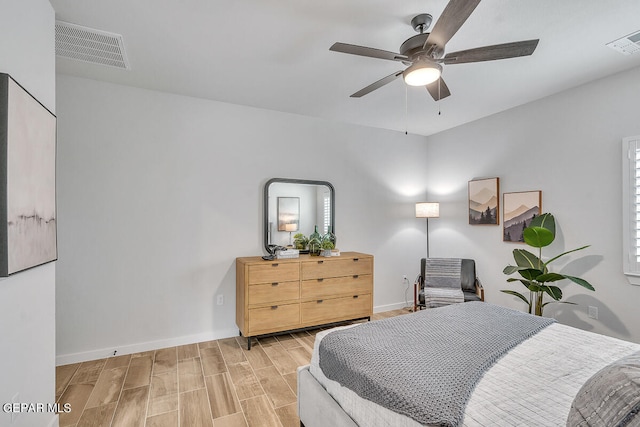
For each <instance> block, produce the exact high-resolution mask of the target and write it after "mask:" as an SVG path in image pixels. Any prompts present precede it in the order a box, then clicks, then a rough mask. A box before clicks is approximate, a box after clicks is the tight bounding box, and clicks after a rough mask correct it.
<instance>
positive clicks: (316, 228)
mask: <svg viewBox="0 0 640 427" xmlns="http://www.w3.org/2000/svg"><path fill="white" fill-rule="evenodd" d="M311 239H318V241H319V242H321V241H322V236H321V235H320V233H318V226H317V225H316V226H315V229H314V230H313V233H311V234H310V235H309V242H311Z"/></svg>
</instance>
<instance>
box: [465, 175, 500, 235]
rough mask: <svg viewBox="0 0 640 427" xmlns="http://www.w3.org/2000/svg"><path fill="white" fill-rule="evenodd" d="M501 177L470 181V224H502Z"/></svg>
mask: <svg viewBox="0 0 640 427" xmlns="http://www.w3.org/2000/svg"><path fill="white" fill-rule="evenodd" d="M498 194H499V178H487V179H479V180H473V181H469V224H472V225H476V224H488V225H497V224H500V218H499V209H498V206H499V198H498Z"/></svg>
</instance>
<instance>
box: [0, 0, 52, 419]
mask: <svg viewBox="0 0 640 427" xmlns="http://www.w3.org/2000/svg"><path fill="white" fill-rule="evenodd" d="M54 20H55V18H54V12H53V9H52V7H51V5H50V4H49V2H48V1H47V0H9V1H4V2H3V3H2V6H0V37H2V39H3V41H2V43H0V72H4V73H8V74H10V75H11V76H12V77H13V78H14V79H15V80H16V81H17V82H18V83H20V84H21V85H22V86H24V87H25V88H26V89H27V90H28V91H29V92H30V93H31V94H32V95H33V96H35V97H36V98H37V99H38V100H39V101H40V102H42V103H43V104H44V105H45V106H46V107H47V108H48V109H49V110H51V111H53V112H55V55H54ZM55 270H56V267H55V264H54V263H50V264H47V265H45V266H42V267H37V268H34V269H31V270H27V271H24V272H21V273H17V274H15V275H14V276H11V277H10V278H6V279H0V336H1V337H2V346H0V365H1V366H2V374H1V380H0V402H2V403H6V402H11V399H12V397H13V396H14V395H15V394H16V393H19V401H20V402H23V403H45V404H46V403H54V401H55V365H54V363H55V312H54V310H55V302H54V300H55ZM50 423H52V424H50ZM9 424H11V415H10V414H8V413H5V412H4V411H2V412H0V425H9ZM53 424H55V425H57V416H55V415H53V414H50V413H23V414H20V415H19V416H18V418H17V419H16V420H15V422H14V423H13V424H11V425H12V426H16V427H19V426H44V425H53Z"/></svg>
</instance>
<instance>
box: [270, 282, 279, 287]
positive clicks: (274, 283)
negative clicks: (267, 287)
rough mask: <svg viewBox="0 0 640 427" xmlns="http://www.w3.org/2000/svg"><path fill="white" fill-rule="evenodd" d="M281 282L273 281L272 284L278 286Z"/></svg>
mask: <svg viewBox="0 0 640 427" xmlns="http://www.w3.org/2000/svg"><path fill="white" fill-rule="evenodd" d="M279 284H280V283H278V282H273V283H272V284H271V286H278V285H279Z"/></svg>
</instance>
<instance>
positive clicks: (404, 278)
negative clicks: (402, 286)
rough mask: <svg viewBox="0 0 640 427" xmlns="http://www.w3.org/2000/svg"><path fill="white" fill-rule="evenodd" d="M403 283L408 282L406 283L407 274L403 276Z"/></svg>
mask: <svg viewBox="0 0 640 427" xmlns="http://www.w3.org/2000/svg"><path fill="white" fill-rule="evenodd" d="M402 281H403V282H406V281H407V275H406V274H403V275H402Z"/></svg>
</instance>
